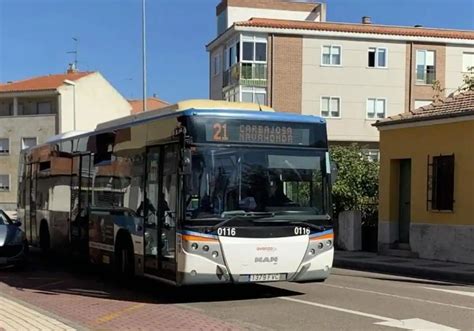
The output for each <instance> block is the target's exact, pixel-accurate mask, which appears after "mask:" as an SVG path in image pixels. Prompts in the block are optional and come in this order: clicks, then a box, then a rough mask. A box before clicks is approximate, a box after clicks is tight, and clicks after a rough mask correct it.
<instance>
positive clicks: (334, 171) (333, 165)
mask: <svg viewBox="0 0 474 331" xmlns="http://www.w3.org/2000/svg"><path fill="white" fill-rule="evenodd" d="M338 175H339V171H338V170H337V164H336V163H334V162H333V161H331V186H334V184H335V183H336V181H337V177H338Z"/></svg>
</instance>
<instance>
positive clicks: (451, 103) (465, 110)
mask: <svg viewBox="0 0 474 331" xmlns="http://www.w3.org/2000/svg"><path fill="white" fill-rule="evenodd" d="M471 114H473V115H474V90H470V91H466V92H463V93H459V94H457V95H455V96H449V97H448V98H446V99H444V100H441V101H438V102H434V103H431V104H429V105H427V106H423V107H420V108H418V109H415V110H413V111H410V112H407V113H403V114H398V115H395V116H390V117H387V118H385V119H383V120H380V121H377V123H375V124H374V126H385V125H392V124H400V123H406V122H417V121H423V120H435V119H441V118H446V117H455V116H463V115H471Z"/></svg>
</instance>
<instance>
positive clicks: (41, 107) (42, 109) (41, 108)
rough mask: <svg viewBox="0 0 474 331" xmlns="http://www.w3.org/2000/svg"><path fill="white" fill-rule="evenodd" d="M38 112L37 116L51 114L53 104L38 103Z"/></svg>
mask: <svg viewBox="0 0 474 331" xmlns="http://www.w3.org/2000/svg"><path fill="white" fill-rule="evenodd" d="M36 110H37V114H51V113H52V111H51V102H49V101H48V102H38V103H37V108H36Z"/></svg>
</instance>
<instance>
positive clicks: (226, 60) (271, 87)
mask: <svg viewBox="0 0 474 331" xmlns="http://www.w3.org/2000/svg"><path fill="white" fill-rule="evenodd" d="M216 16H217V25H218V28H217V31H218V33H217V37H216V38H215V39H214V40H212V41H211V42H210V43H209V44H208V45H207V47H206V48H207V51H208V52H209V60H210V73H209V77H210V78H209V81H210V98H211V99H225V100H230V101H245V102H249V101H250V102H256V103H260V104H266V105H269V106H272V107H273V108H274V109H275V110H277V111H280V112H294V113H301V114H310V115H320V116H322V117H325V118H326V120H327V123H328V135H329V140H330V142H332V143H337V144H347V143H351V142H357V143H361V144H362V145H363V146H365V148H366V150H367V154H368V155H369V157H371V158H373V159H378V141H379V134H378V131H377V130H376V128H374V127H372V124H373V123H374V122H375V121H377V120H379V119H382V118H386V117H388V116H390V115H395V114H399V113H403V112H408V111H410V110H411V109H414V108H418V107H421V106H424V105H426V104H429V103H431V102H432V100H433V97H434V95H435V94H439V97H441V98H442V97H444V96H447V95H449V94H450V93H452V92H453V91H455V90H456V89H457V88H458V87H459V86H460V85H461V84H462V75H463V73H464V72H466V71H467V68H469V67H470V66H474V31H460V30H446V29H434V28H425V27H421V26H415V27H401V26H387V25H378V24H373V23H372V22H371V19H370V18H369V17H363V18H362V21H361V23H360V24H350V23H334V22H326V21H325V18H326V6H325V5H324V4H322V3H308V2H305V3H301V2H294V1H281V0H280V1H278V0H258V1H250V0H227V1H225V0H223V1H221V3H219V5H218V6H217V9H216ZM435 82H438V83H439V87H440V93H437V92H435V91H434V90H433V83H435Z"/></svg>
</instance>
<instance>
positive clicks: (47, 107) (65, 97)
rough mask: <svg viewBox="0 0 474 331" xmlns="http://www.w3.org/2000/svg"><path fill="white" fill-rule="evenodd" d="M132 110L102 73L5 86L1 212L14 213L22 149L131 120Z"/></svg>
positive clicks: (0, 98)
mask: <svg viewBox="0 0 474 331" xmlns="http://www.w3.org/2000/svg"><path fill="white" fill-rule="evenodd" d="M131 109H132V107H131V105H130V104H129V103H128V102H127V100H126V99H124V98H123V97H122V95H121V94H120V93H119V92H118V91H117V90H116V89H115V88H114V87H113V86H112V85H110V83H109V82H108V81H107V80H106V79H105V78H104V77H103V76H102V75H101V74H100V73H99V72H77V71H75V70H73V69H70V70H68V72H67V73H65V74H57V75H47V76H41V77H34V78H30V79H25V80H21V81H15V82H8V83H3V84H0V208H2V209H5V210H15V209H16V201H17V189H16V183H17V174H18V160H19V154H20V151H21V150H22V149H25V148H29V147H32V146H35V145H37V144H41V143H44V142H45V141H46V140H47V139H48V137H51V136H53V135H56V134H61V133H65V132H68V131H88V130H93V129H94V128H95V127H96V125H97V124H98V123H101V122H104V121H107V120H111V119H115V118H118V117H122V116H127V115H129V114H130V112H131Z"/></svg>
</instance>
